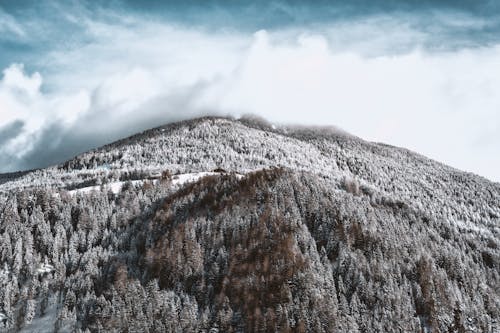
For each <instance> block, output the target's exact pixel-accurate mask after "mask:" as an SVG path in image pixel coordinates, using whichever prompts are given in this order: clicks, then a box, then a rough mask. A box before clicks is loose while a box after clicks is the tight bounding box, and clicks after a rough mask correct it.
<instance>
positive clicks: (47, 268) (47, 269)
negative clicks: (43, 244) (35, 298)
mask: <svg viewBox="0 0 500 333" xmlns="http://www.w3.org/2000/svg"><path fill="white" fill-rule="evenodd" d="M53 271H55V268H54V266H52V265H50V264H41V265H40V266H39V267H38V269H37V270H36V272H37V273H38V274H45V273H51V272H53Z"/></svg>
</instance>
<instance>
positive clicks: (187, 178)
mask: <svg viewBox="0 0 500 333" xmlns="http://www.w3.org/2000/svg"><path fill="white" fill-rule="evenodd" d="M219 175H221V173H218V172H194V173H184V174H178V175H173V176H172V182H171V184H172V186H182V185H185V184H187V183H193V182H196V181H198V180H199V179H201V178H203V177H207V176H219ZM236 177H238V178H242V177H243V175H242V174H236ZM148 181H149V182H152V183H157V182H158V181H159V180H158V179H154V180H148V179H143V180H132V181H119V182H113V183H108V184H104V185H97V186H88V187H83V188H79V189H76V190H72V191H68V193H69V194H70V195H77V194H88V193H91V192H94V191H96V192H98V191H101V190H104V191H111V192H113V193H114V194H118V193H120V192H121V190H122V188H123V186H124V185H125V184H126V183H128V182H130V183H131V184H132V185H134V186H136V185H139V186H141V185H143V184H144V183H145V182H148Z"/></svg>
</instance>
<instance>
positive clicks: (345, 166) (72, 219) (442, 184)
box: [0, 117, 500, 332]
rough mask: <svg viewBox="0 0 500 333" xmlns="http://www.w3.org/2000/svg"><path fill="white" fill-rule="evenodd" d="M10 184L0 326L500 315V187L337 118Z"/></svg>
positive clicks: (136, 141) (176, 129) (198, 126)
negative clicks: (363, 135)
mask: <svg viewBox="0 0 500 333" xmlns="http://www.w3.org/2000/svg"><path fill="white" fill-rule="evenodd" d="M0 184H1V185H0V214H1V215H0V219H1V222H0V269H2V270H0V302H1V303H0V331H2V330H3V331H18V330H24V331H40V327H42V328H43V330H42V331H55V330H59V331H85V330H89V331H92V332H94V331H96V332H98V331H106V332H107V331H117V332H121V331H130V332H164V331H197V332H199V331H205V332H216V331H219V332H226V331H235V332H243V331H245V332H253V331H269V332H275V331H299V332H300V331H303V332H306V331H308V332H309V331H311V332H312V331H314V332H316V331H324V332H332V331H339V332H346V331H350V332H356V331H359V332H399V331H405V332H406V331H409V332H412V331H414V332H422V331H424V332H425V331H432V332H464V331H468V330H475V331H483V332H489V331H491V332H494V331H495V330H498V329H499V327H500V325H499V323H498V318H500V291H499V290H500V276H499V274H500V249H499V247H500V237H499V235H500V184H498V183H493V182H490V181H488V180H486V179H484V178H482V177H479V176H476V175H473V174H469V173H465V172H462V171H459V170H456V169H453V168H450V167H448V166H446V165H443V164H441V163H438V162H435V161H432V160H430V159H428V158H425V157H423V156H420V155H418V154H415V153H413V152H411V151H408V150H405V149H401V148H396V147H391V146H388V145H384V144H378V143H370V142H366V141H363V140H361V139H359V138H357V137H354V136H352V135H350V134H347V133H344V132H342V131H340V130H338V129H335V128H306V127H291V126H274V125H271V124H268V123H266V122H265V121H262V120H258V119H254V118H244V119H238V120H236V119H229V118H218V117H205V118H199V119H194V120H189V121H184V122H179V123H174V124H169V125H166V126H162V127H159V128H155V129H152V130H148V131H145V132H143V133H140V134H137V135H134V136H132V137H129V138H126V139H123V140H120V141H118V142H115V143H112V144H109V145H107V146H104V147H102V148H99V149H95V150H93V151H89V152H87V153H84V154H81V155H79V156H77V157H75V158H73V159H72V160H70V161H67V162H66V163H63V164H61V165H58V166H54V167H50V168H47V169H43V170H36V171H31V172H27V173H18V174H9V175H3V176H0Z"/></svg>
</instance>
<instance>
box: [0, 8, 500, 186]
mask: <svg viewBox="0 0 500 333" xmlns="http://www.w3.org/2000/svg"><path fill="white" fill-rule="evenodd" d="M123 21H124V22H126V23H125V25H124V26H123V25H118V26H114V25H108V24H104V23H97V22H93V21H88V22H87V23H86V24H87V25H88V26H89V28H88V33H89V35H92V36H93V40H92V42H89V43H87V44H85V45H81V46H79V47H76V48H72V49H70V50H63V49H59V50H54V51H53V52H52V53H51V54H50V55H49V56H47V57H46V58H45V59H44V62H46V63H48V64H49V66H48V67H47V68H46V69H45V70H46V72H47V73H46V74H44V81H42V76H41V75H40V74H38V73H25V72H24V71H23V68H22V67H21V66H19V65H12V66H10V67H9V68H8V69H6V70H5V71H4V77H3V79H2V81H1V83H0V110H1V111H0V112H1V113H0V126H1V125H2V124H7V123H9V122H11V121H13V120H16V119H21V120H23V121H25V122H26V124H27V126H26V129H25V131H24V132H23V134H22V135H21V136H20V137H19V138H17V139H16V140H14V141H11V142H9V146H8V147H7V148H4V150H3V151H4V152H5V151H6V150H5V149H7V150H8V151H9V153H10V154H14V153H15V156H17V158H18V161H17V162H16V163H18V164H17V166H18V167H19V166H23V164H22V163H23V162H22V161H23V158H24V157H23V154H33V152H30V149H29V147H30V144H29V142H30V141H31V140H33V138H36V137H37V135H38V134H39V133H41V131H42V130H43V129H44V128H47V127H48V126H50V125H51V124H54V123H57V124H59V125H61V124H62V125H61V126H62V127H63V128H66V129H73V128H75V126H76V124H78V126H79V127H80V128H82V127H85V128H86V129H85V133H87V134H86V135H88V137H91V136H92V135H93V133H94V132H98V131H107V132H110V133H111V134H109V136H104V137H103V138H104V139H106V140H110V139H113V138H118V136H120V135H125V134H130V132H129V131H130V126H131V124H138V125H134V126H154V125H159V124H158V123H154V122H159V121H167V120H169V119H179V118H182V117H188V116H192V115H194V114H200V113H203V112H206V111H210V112H213V111H217V112H219V113H222V114H227V113H232V114H242V113H246V112H252V113H256V114H259V115H262V116H264V117H266V118H269V119H270V120H272V121H277V122H292V123H300V124H304V123H306V124H320V125H321V124H324V125H338V126H340V127H342V128H344V129H345V130H347V131H350V132H351V133H353V134H355V135H358V136H361V137H363V138H365V139H368V140H374V141H382V142H386V143H390V144H395V145H399V146H404V147H407V148H410V149H413V150H416V151H418V152H420V153H422V154H425V155H427V156H430V157H433V158H435V159H437V160H439V161H443V162H445V163H448V164H451V165H452V166H455V167H458V168H461V169H465V170H469V171H473V172H476V173H479V174H482V175H484V176H487V177H489V178H491V179H494V180H500V174H499V173H498V171H497V170H500V160H499V159H498V158H497V157H493V155H498V154H495V152H498V151H500V134H499V133H500V126H499V123H500V114H499V110H500V94H499V90H498V87H500V76H499V75H496V74H497V71H498V68H500V47H490V48H484V49H473V50H465V51H456V52H447V53H427V52H424V51H419V50H414V51H411V52H404V53H395V54H392V55H385V56H380V55H378V56H372V57H369V56H366V54H365V53H364V52H360V51H359V48H358V47H357V46H356V47H346V48H342V47H341V45H342V43H343V40H345V38H344V37H343V36H342V35H343V34H345V33H346V31H348V30H349V27H345V26H342V27H337V30H335V29H334V28H331V27H324V28H322V29H318V30H317V31H310V32H308V33H304V32H303V31H302V32H299V31H293V30H289V31H279V32H266V31H259V32H257V33H255V34H254V35H244V34H241V33H231V32H206V31H201V30H189V29H182V28H179V27H173V26H169V25H168V24H164V23H161V22H142V21H141V22H137V21H134V20H132V19H129V18H125V19H124V20H123ZM384 24H385V25H389V23H388V22H384ZM350 28H351V30H353V31H355V32H356V34H357V35H362V31H363V30H366V33H367V34H369V33H370V32H369V31H368V30H367V29H368V28H369V27H367V26H366V25H359V26H353V27H350ZM406 29H409V28H408V27H406ZM409 33H411V32H409ZM401 34H404V33H403V32H402V33H401ZM415 35H416V36H417V37H418V38H420V37H419V36H420V35H418V33H415ZM414 37H415V36H414ZM398 38H402V37H401V36H399V37H398ZM412 38H413V37H412ZM379 44H383V45H387V43H386V41H385V40H384V41H380V40H379V41H375V42H373V44H372V47H373V48H374V49H375V48H379V49H381V48H380V45H379ZM353 45H354V44H353ZM367 48H369V43H366V42H365V43H363V47H362V49H367ZM382 49H383V48H382ZM375 53H377V54H378V53H380V52H375ZM386 54H390V53H386ZM42 73H43V72H42ZM42 84H43V85H42ZM44 87H45V88H44ZM148 119H149V120H148ZM81 131H83V130H81ZM63 134H64V133H63V132H61V135H60V137H62V136H63ZM104 139H103V140H104ZM101 143H105V142H101ZM58 145H59V146H58ZM62 145H64V142H59V143H57V144H56V145H55V146H54V147H55V148H54V149H58V147H62ZM19 147H24V148H23V149H20V150H19ZM0 149H1V148H0ZM5 156H7V155H5ZM9 156H10V155H9ZM14 165H15V163H14ZM30 166H31V165H30Z"/></svg>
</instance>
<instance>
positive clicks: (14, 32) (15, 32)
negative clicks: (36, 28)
mask: <svg viewBox="0 0 500 333" xmlns="http://www.w3.org/2000/svg"><path fill="white" fill-rule="evenodd" d="M0 34H2V36H3V37H2V38H5V39H14V38H22V37H24V36H25V35H26V32H25V31H24V29H23V28H22V26H21V24H19V23H18V22H17V20H16V19H15V18H14V17H13V16H12V15H9V14H8V13H6V12H5V11H4V10H3V9H2V8H1V7H0Z"/></svg>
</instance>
